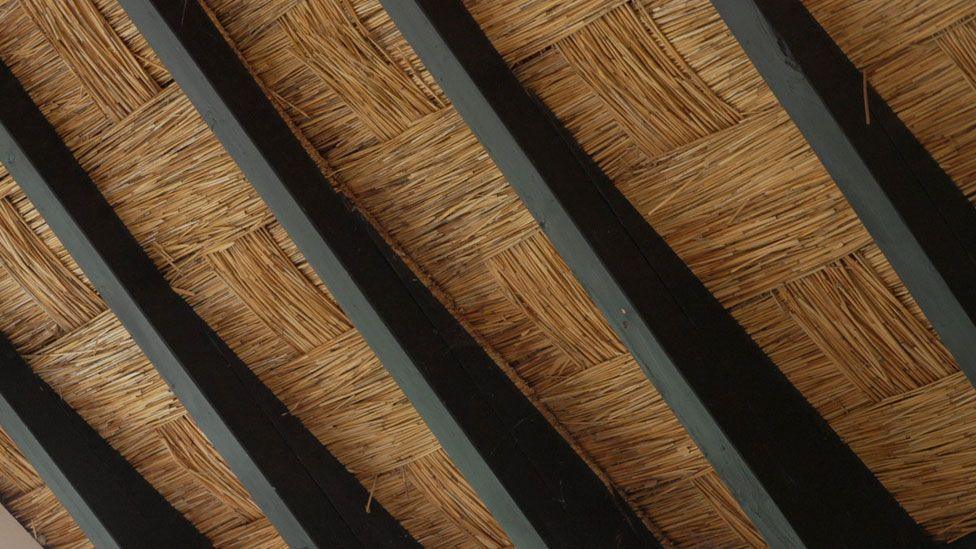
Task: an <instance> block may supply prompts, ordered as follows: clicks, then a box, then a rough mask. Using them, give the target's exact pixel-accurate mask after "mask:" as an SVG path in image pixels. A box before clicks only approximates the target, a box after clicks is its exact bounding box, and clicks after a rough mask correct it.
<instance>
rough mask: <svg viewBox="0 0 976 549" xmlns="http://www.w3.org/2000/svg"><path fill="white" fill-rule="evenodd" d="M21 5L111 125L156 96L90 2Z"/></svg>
mask: <svg viewBox="0 0 976 549" xmlns="http://www.w3.org/2000/svg"><path fill="white" fill-rule="evenodd" d="M20 1H21V4H22V5H23V6H24V9H25V10H26V11H27V12H28V14H30V16H31V18H32V19H33V20H34V22H35V23H36V24H37V26H38V27H39V28H40V29H41V31H42V32H43V33H44V34H45V36H46V37H47V39H48V40H49V41H50V42H51V44H52V45H53V46H54V48H55V50H57V52H58V55H59V56H60V57H61V58H62V59H64V61H65V62H66V63H67V64H68V65H69V66H70V67H71V69H72V71H74V73H75V74H76V75H77V76H78V78H79V79H80V80H81V81H82V82H83V83H84V85H85V88H86V89H87V90H88V92H89V93H90V94H91V96H92V97H93V98H94V99H95V102H96V103H98V106H99V107H100V108H101V109H102V112H104V113H105V114H106V115H107V116H108V117H109V118H111V119H112V120H120V119H121V118H123V117H124V116H125V115H127V114H129V113H130V112H132V111H133V110H134V109H135V108H136V107H138V106H139V105H141V104H143V103H145V102H147V101H149V100H150V99H152V98H153V97H154V96H155V95H156V94H157V93H158V92H159V86H157V85H156V82H155V81H154V80H153V79H152V77H150V76H149V74H147V73H146V72H145V71H144V70H143V68H142V66H141V65H140V64H139V62H138V61H137V60H136V58H135V56H134V55H133V54H132V52H130V51H129V50H128V49H127V48H126V46H125V44H123V43H122V40H121V38H119V37H118V35H116V34H115V31H114V30H113V29H112V27H111V26H109V24H108V22H107V21H106V20H105V18H104V17H103V16H102V14H101V12H99V11H98V9H97V8H96V7H95V6H94V5H93V4H92V3H91V1H90V0H74V1H72V2H63V1H59V0H20Z"/></svg>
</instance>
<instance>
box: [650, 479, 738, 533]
mask: <svg viewBox="0 0 976 549" xmlns="http://www.w3.org/2000/svg"><path fill="white" fill-rule="evenodd" d="M632 497H633V498H634V499H635V500H636V502H637V505H638V506H640V507H641V508H642V509H648V510H649V512H651V513H652V517H653V519H654V521H655V523H656V524H657V526H658V527H659V528H660V530H661V532H663V538H664V540H665V543H666V544H667V545H670V546H675V547H729V548H731V547H748V546H749V544H748V542H747V541H746V540H745V539H743V538H742V536H741V535H740V534H739V533H738V532H736V530H735V529H734V528H732V527H731V526H730V525H729V523H727V522H726V521H725V520H724V519H723V517H722V515H721V514H720V513H719V512H718V511H716V510H715V509H716V508H715V505H714V503H713V502H714V501H715V500H712V499H709V497H708V496H707V495H706V493H705V492H703V491H702V489H701V488H699V486H698V485H697V484H696V483H695V482H694V481H689V482H676V483H673V484H670V485H668V486H665V487H663V488H658V489H656V490H651V491H645V492H637V493H635V494H633V496H632Z"/></svg>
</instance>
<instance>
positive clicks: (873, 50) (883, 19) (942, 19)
mask: <svg viewBox="0 0 976 549" xmlns="http://www.w3.org/2000/svg"><path fill="white" fill-rule="evenodd" d="M803 3H804V4H805V5H806V7H807V9H809V10H810V12H811V13H812V14H813V16H814V17H816V19H817V21H818V22H819V23H820V24H821V25H822V26H823V27H824V28H825V29H826V30H827V32H828V33H829V34H830V36H831V38H833V39H834V41H835V42H837V44H838V45H839V46H840V47H841V49H843V50H844V52H845V53H847V55H848V57H850V58H851V60H852V61H853V62H854V64H855V65H857V66H858V67H861V68H864V67H871V66H872V65H875V64H877V63H885V62H887V61H888V60H889V59H891V58H893V57H898V56H900V55H902V54H903V53H904V51H903V50H906V49H911V48H913V47H915V46H916V45H917V44H918V43H919V42H922V41H924V40H926V39H927V38H929V37H930V36H932V35H933V34H935V33H936V32H937V31H939V30H941V29H943V28H945V27H947V26H949V25H951V24H953V23H954V22H957V21H959V20H960V19H963V18H965V17H967V16H970V15H973V14H976V4H974V3H973V2H972V1H971V0H938V1H936V2H927V1H920V0H897V1H892V0H857V1H854V2H852V1H850V0H803ZM870 72H873V71H869V74H870Z"/></svg>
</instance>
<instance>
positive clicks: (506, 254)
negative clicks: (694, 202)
mask: <svg viewBox="0 0 976 549" xmlns="http://www.w3.org/2000/svg"><path fill="white" fill-rule="evenodd" d="M488 265H489V268H490V269H491V271H492V274H493V275H494V276H495V277H496V278H497V279H498V282H499V285H500V286H501V288H502V290H503V291H505V292H506V296H507V297H509V299H511V300H512V301H513V302H514V303H517V304H519V305H520V306H521V307H522V308H523V309H524V311H525V315H526V316H528V317H529V318H530V319H532V321H533V322H534V323H535V324H536V325H537V326H538V327H539V328H541V329H542V330H543V331H544V332H545V333H546V334H547V335H548V336H549V337H550V338H551V339H552V341H553V342H555V343H556V345H557V346H559V347H560V348H561V349H562V350H563V351H565V352H566V353H567V354H569V355H570V356H572V357H575V358H576V360H577V361H579V363H580V364H598V363H600V362H604V361H607V360H610V359H612V358H615V357H618V356H620V355H622V354H625V353H626V352H627V350H626V348H625V347H624V346H623V344H622V343H621V342H620V340H619V339H618V338H617V336H616V334H614V332H613V330H612V329H610V326H608V325H607V323H606V322H605V321H604V320H603V317H602V316H601V315H600V311H599V310H597V308H596V306H595V305H594V304H593V302H592V301H590V298H589V296H588V295H586V291H585V290H583V287H582V286H580V284H579V282H577V281H576V279H575V278H573V275H572V273H570V272H569V268H568V267H566V265H565V264H564V263H562V261H561V260H559V259H558V256H557V255H556V250H554V249H553V248H552V245H551V244H549V241H548V240H547V239H546V237H545V236H543V235H542V233H540V232H538V231H535V232H533V234H532V236H531V237H530V238H526V239H525V240H522V241H521V242H519V243H518V244H515V245H514V246H512V247H510V248H508V249H506V250H505V251H503V252H501V253H499V254H497V255H495V256H494V257H492V258H491V259H490V260H489V261H488Z"/></svg>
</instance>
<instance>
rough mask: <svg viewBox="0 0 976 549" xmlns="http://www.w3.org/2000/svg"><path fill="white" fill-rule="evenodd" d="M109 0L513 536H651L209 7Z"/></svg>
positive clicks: (612, 540)
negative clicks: (379, 223) (338, 178)
mask: <svg viewBox="0 0 976 549" xmlns="http://www.w3.org/2000/svg"><path fill="white" fill-rule="evenodd" d="M121 4H122V6H123V7H124V8H125V10H126V11H127V12H128V14H129V16H130V17H131V18H132V20H133V21H134V22H135V24H136V26H137V27H138V28H139V30H140V31H141V32H142V33H143V35H144V36H145V37H146V39H147V40H148V41H149V43H150V45H152V47H153V48H154V49H155V50H156V53H157V54H158V55H159V57H160V59H162V61H163V62H164V63H165V64H166V65H167V66H168V67H169V69H170V71H171V72H172V74H173V77H174V78H175V79H176V81H177V82H178V83H179V84H180V87H181V88H182V89H183V90H184V91H185V92H186V94H187V96H188V97H189V98H190V100H191V101H192V102H193V104H194V105H195V106H196V108H197V110H198V111H200V112H201V113H202V115H203V118H204V120H206V121H207V123H208V124H209V125H210V127H211V128H212V129H213V131H214V133H215V134H216V135H217V137H218V138H219V139H220V141H221V142H222V143H223V144H224V147H225V148H226V149H227V151H228V152H229V153H230V155H231V156H232V157H233V158H234V159H235V160H236V162H237V164H238V165H239V166H240V167H241V169H242V170H243V171H244V174H245V175H246V176H247V178H248V180H249V181H250V182H251V184H252V185H254V187H255V189H257V191H258V192H259V193H260V194H261V196H262V197H263V198H264V200H265V201H266V202H267V203H268V205H269V206H270V207H271V210H272V211H273V212H274V214H275V215H276V216H277V218H278V221H279V222H280V223H281V224H282V225H283V226H284V228H285V229H286V230H287V231H288V232H289V234H290V235H291V237H292V238H293V239H294V240H295V243H296V244H297V245H298V247H299V248H300V249H301V251H302V253H304V255H305V257H306V258H307V260H308V262H309V264H310V265H311V266H312V267H313V268H314V269H315V271H316V272H317V273H318V275H319V276H320V277H321V278H322V280H323V281H324V282H325V283H326V285H327V286H328V287H329V289H330V291H331V292H332V294H333V295H334V296H335V298H336V300H337V301H338V302H339V304H340V305H341V306H342V308H343V310H344V311H345V312H346V314H348V315H349V318H350V320H351V321H352V322H353V324H354V325H355V326H356V327H357V328H358V329H359V331H360V332H361V333H362V334H363V337H364V338H365V339H366V341H367V343H369V345H370V347H372V349H373V351H374V352H375V353H376V355H377V356H378V357H379V359H380V361H381V362H382V363H383V365H384V366H385V367H386V369H387V370H388V371H389V372H390V373H391V374H392V376H393V378H394V379H395V380H396V381H397V383H398V384H399V385H400V387H401V388H402V389H403V391H404V393H405V394H406V395H407V397H408V398H409V399H410V400H411V402H412V403H413V405H414V406H415V407H416V409H417V411H418V412H419V413H420V415H421V416H422V417H423V418H424V420H425V421H426V423H427V425H428V426H429V427H430V429H431V431H432V432H433V433H434V435H435V436H437V438H438V440H439V441H440V443H441V445H442V446H443V447H444V449H445V450H446V451H447V453H448V454H449V455H450V456H451V459H452V460H453V461H454V463H455V464H456V465H457V466H458V468H459V469H460V470H461V472H462V473H463V474H464V476H465V478H466V479H467V480H468V482H469V483H470V484H471V485H472V487H473V488H474V489H475V491H476V492H477V493H478V495H479V496H480V497H481V499H482V501H484V502H485V504H486V505H487V506H488V508H489V510H491V512H492V514H493V515H494V516H495V518H496V519H498V521H499V522H500V523H501V525H502V527H503V528H504V529H505V531H506V533H507V534H508V535H509V537H510V538H511V539H512V541H514V542H515V543H516V544H517V545H518V546H520V547H541V546H544V545H554V546H560V547H568V546H592V547H610V546H618V545H624V546H654V545H656V541H655V540H654V538H653V537H652V536H651V535H650V533H649V532H648V531H647V529H646V528H645V527H644V526H643V525H642V524H641V523H640V521H639V520H638V518H637V517H636V516H635V515H634V513H633V511H632V510H631V509H630V508H629V507H628V506H626V504H624V503H622V502H621V501H620V499H619V498H618V497H617V496H616V495H615V494H613V493H612V492H611V491H610V490H608V489H607V487H606V486H605V485H604V484H603V483H602V482H601V481H600V480H599V478H598V477H597V476H596V475H595V474H594V473H593V471H592V470H591V469H590V468H589V467H588V465H587V464H586V463H585V462H584V461H583V460H582V459H581V458H580V457H579V456H578V455H577V454H576V453H575V452H574V451H573V449H572V447H571V446H570V445H569V444H568V443H567V442H566V441H565V440H564V439H563V438H562V437H561V436H560V435H559V433H558V432H557V431H556V430H555V429H554V428H553V426H552V425H551V424H549V423H548V421H547V420H546V419H545V418H544V417H543V416H542V414H541V413H540V412H539V411H538V410H537V409H536V408H535V407H534V406H533V405H532V403H531V401H529V400H528V399H527V398H526V397H525V395H524V394H522V392H521V391H520V390H519V389H518V388H517V387H516V386H515V385H514V384H513V383H512V381H511V380H510V379H509V378H508V376H507V375H506V374H505V373H504V372H503V371H501V370H500V369H499V368H498V366H497V365H496V364H495V363H494V362H493V361H492V359H491V358H490V357H489V356H488V354H487V353H486V352H485V350H484V349H483V348H482V347H481V346H480V345H479V344H478V343H477V342H476V341H475V340H474V339H473V338H472V336H471V335H470V334H469V333H467V332H466V331H465V330H464V328H463V327H462V326H461V325H460V324H459V323H458V321H457V320H456V319H455V318H454V317H453V316H452V315H451V314H450V313H449V312H448V311H447V310H446V309H445V308H444V306H443V305H442V304H441V303H440V302H439V301H437V299H436V298H435V297H434V296H433V295H432V294H431V292H430V290H429V289H428V288H426V287H425V286H424V285H423V284H422V283H420V281H418V280H417V278H416V276H414V275H413V273H411V272H410V270H409V269H408V268H407V267H406V266H405V265H404V264H403V262H402V261H401V260H400V259H399V257H398V256H397V255H396V254H395V253H394V252H393V251H392V250H391V249H390V247H389V246H388V245H387V243H386V242H385V241H384V240H383V239H382V237H380V236H379V235H377V234H376V233H375V232H374V231H373V229H372V227H371V226H370V225H369V223H368V222H366V221H364V219H363V218H362V217H361V216H360V215H359V214H358V213H356V212H355V211H354V209H353V208H352V207H351V205H349V204H348V203H346V201H345V200H344V199H343V198H342V196H341V195H340V194H339V193H337V192H336V191H334V190H333V188H332V186H331V185H330V184H329V182H328V181H327V180H326V179H325V177H324V176H323V175H322V172H321V171H320V169H319V167H318V166H317V164H316V163H315V161H314V159H313V158H312V157H311V156H310V155H309V153H308V152H307V151H306V149H305V148H304V147H303V145H302V143H301V142H300V141H299V139H298V138H297V137H296V136H295V134H294V133H292V130H291V128H290V127H289V126H288V125H287V123H286V122H285V120H284V119H283V118H282V117H281V115H280V114H279V113H278V111H277V110H276V109H275V107H274V105H273V104H272V103H271V102H270V101H269V100H268V98H267V96H266V95H265V93H264V91H263V90H262V89H261V87H260V85H259V84H258V83H257V82H256V81H255V79H254V77H253V76H252V75H251V74H250V73H249V72H248V69H247V67H245V66H244V65H243V63H242V62H241V61H240V59H239V57H238V56H237V53H236V51H235V50H234V49H233V47H232V46H231V45H230V44H228V43H227V42H226V41H225V40H224V38H223V37H222V35H221V31H220V30H219V28H218V27H217V26H216V24H215V23H214V22H213V21H212V20H211V19H210V17H209V14H208V13H206V11H205V10H204V9H203V8H202V7H201V6H200V5H199V4H198V3H197V2H196V1H190V2H172V1H170V0H123V1H122V2H121Z"/></svg>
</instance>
